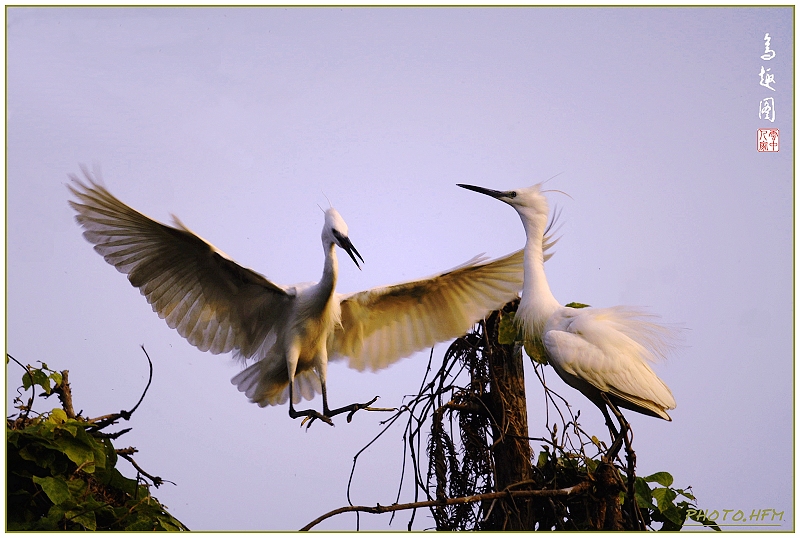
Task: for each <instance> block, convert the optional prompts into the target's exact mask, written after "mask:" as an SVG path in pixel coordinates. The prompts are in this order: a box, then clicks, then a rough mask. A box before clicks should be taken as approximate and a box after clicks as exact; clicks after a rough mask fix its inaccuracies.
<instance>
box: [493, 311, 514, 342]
mask: <svg viewBox="0 0 800 538" xmlns="http://www.w3.org/2000/svg"><path fill="white" fill-rule="evenodd" d="M514 314H515V312H509V313H507V314H505V315H504V316H503V317H502V319H501V320H500V324H499V325H498V327H497V342H498V343H499V344H502V345H508V344H513V343H514V342H515V341H516V340H517V327H516V326H515V325H514Z"/></svg>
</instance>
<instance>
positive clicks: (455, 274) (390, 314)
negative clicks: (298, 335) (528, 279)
mask: <svg viewBox="0 0 800 538" xmlns="http://www.w3.org/2000/svg"><path fill="white" fill-rule="evenodd" d="M522 260H523V251H521V250H520V251H517V252H514V253H513V254H510V255H508V256H505V257H503V258H499V259H497V260H494V261H491V262H485V261H484V259H483V258H481V257H476V258H473V259H472V260H470V261H468V262H467V263H465V264H463V265H460V266H459V267H456V268H455V269H452V270H450V271H447V272H445V273H442V274H440V275H437V276H434V277H431V278H426V279H423V280H417V281H414V282H406V283H403V284H396V285H394V286H383V287H378V288H372V289H370V290H366V291H362V292H359V293H354V294H352V295H347V296H344V297H342V299H341V309H342V318H341V319H342V326H341V328H340V329H337V331H336V332H335V334H334V342H333V349H332V351H333V353H332V354H331V355H332V356H336V355H338V356H346V357H348V358H349V359H350V362H349V366H350V367H351V368H355V369H357V370H364V369H365V368H369V369H370V370H379V369H381V368H385V367H387V366H389V365H390V364H392V363H393V362H395V361H397V360H399V359H402V358H403V357H407V356H408V355H410V354H412V353H414V352H415V351H419V350H421V349H424V348H426V347H430V346H432V345H433V344H435V343H436V342H441V341H444V340H449V339H451V338H455V337H457V336H461V335H462V334H464V333H466V332H467V330H469V328H470V327H471V326H472V325H473V324H474V323H475V322H477V321H478V320H480V319H481V318H483V317H484V316H486V314H488V313H489V312H491V311H492V310H496V309H498V308H500V307H502V306H503V305H504V304H506V303H507V302H509V301H511V300H513V299H515V298H516V297H517V296H518V295H519V292H520V291H521V290H522V281H523V265H522Z"/></svg>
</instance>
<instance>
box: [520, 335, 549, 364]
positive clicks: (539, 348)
mask: <svg viewBox="0 0 800 538" xmlns="http://www.w3.org/2000/svg"><path fill="white" fill-rule="evenodd" d="M525 353H527V354H528V357H530V358H531V359H533V360H534V361H536V362H537V363H539V364H547V354H546V352H545V350H544V346H543V345H542V343H541V342H534V341H533V340H525Z"/></svg>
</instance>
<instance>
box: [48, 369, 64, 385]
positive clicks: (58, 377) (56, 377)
mask: <svg viewBox="0 0 800 538" xmlns="http://www.w3.org/2000/svg"><path fill="white" fill-rule="evenodd" d="M50 379H52V380H53V383H55V384H56V385H60V384H61V380H62V377H61V372H53V373H52V374H50Z"/></svg>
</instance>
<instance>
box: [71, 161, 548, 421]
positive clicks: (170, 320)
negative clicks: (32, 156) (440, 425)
mask: <svg viewBox="0 0 800 538" xmlns="http://www.w3.org/2000/svg"><path fill="white" fill-rule="evenodd" d="M83 172H84V174H85V175H86V179H87V180H88V183H83V182H81V180H79V179H78V178H77V177H76V176H75V175H71V176H70V177H71V178H72V180H73V182H74V183H73V185H69V186H68V187H69V189H70V190H71V192H72V193H73V194H74V195H75V197H76V199H77V201H72V200H71V201H70V205H71V206H72V207H73V208H74V209H75V210H76V211H77V213H78V214H77V215H76V219H77V221H78V223H79V224H80V225H81V226H83V227H84V228H85V231H84V234H83V235H84V237H85V238H86V239H87V240H88V241H89V242H91V243H93V244H94V245H95V247H94V248H95V250H96V251H97V252H98V253H100V254H101V255H102V256H103V257H104V258H105V260H106V261H107V262H108V263H110V264H111V265H113V266H115V267H116V268H117V269H118V270H119V271H120V272H122V273H125V274H127V275H128V279H129V280H130V282H131V284H132V285H133V286H135V287H137V288H139V290H140V291H141V293H142V295H144V296H145V297H146V298H147V301H148V302H149V303H150V304H151V305H152V308H153V311H154V312H156V313H158V315H159V317H161V318H162V319H165V320H166V322H167V324H168V325H169V326H170V327H171V328H173V329H176V330H177V331H178V333H179V334H180V335H181V336H183V337H184V338H186V339H187V340H188V341H189V343H190V344H192V345H194V346H196V347H197V348H199V349H200V350H202V351H210V352H211V353H214V354H218V353H226V352H229V351H234V353H235V356H236V357H237V358H239V359H244V360H246V359H251V358H252V359H254V360H255V361H256V362H254V363H253V364H252V365H250V366H249V367H247V368H246V369H244V370H243V371H242V372H240V373H239V374H237V375H236V376H235V377H234V378H233V379H232V383H233V384H235V385H236V386H237V387H238V389H239V390H240V391H241V392H244V393H245V394H246V395H247V397H248V398H249V399H250V400H251V401H252V402H254V403H257V404H258V405H260V406H262V407H264V406H267V405H278V404H283V403H285V402H286V401H287V399H288V400H289V415H290V416H291V417H292V418H297V417H301V416H305V417H310V418H312V419H314V418H319V419H321V420H323V421H325V422H327V423H329V424H332V422H331V420H330V417H332V416H335V415H337V414H339V413H342V412H346V411H351V412H354V411H355V410H357V409H363V408H365V407H367V406H368V405H370V404H371V403H372V402H368V403H367V404H352V405H349V406H345V407H342V408H339V409H334V410H331V409H329V407H328V398H327V389H326V383H325V381H326V371H327V364H328V359H329V358H330V359H331V360H335V359H341V358H345V357H346V358H347V359H348V360H349V362H348V365H349V366H350V367H351V368H355V369H357V370H364V369H366V368H368V369H371V370H378V369H381V368H385V367H387V366H389V365H390V364H392V363H393V362H395V361H397V360H399V359H401V358H403V357H407V356H409V355H411V354H412V353H414V352H415V351H418V350H421V349H424V348H426V347H430V346H432V345H433V344H434V343H436V342H441V341H444V340H448V339H451V338H455V337H457V336H460V335H461V334H464V333H465V332H466V331H467V330H468V329H469V328H470V327H471V326H472V325H473V324H474V323H475V322H476V321H477V320H479V319H481V318H482V317H484V316H485V315H486V314H487V313H488V312H490V311H492V310H495V309H497V308H500V307H501V306H502V305H503V304H505V303H506V302H508V301H510V300H512V299H514V298H516V297H517V296H518V295H519V291H520V290H521V289H522V280H523V278H522V277H523V269H522V259H523V254H522V251H518V252H515V253H513V254H510V255H508V256H505V257H503V258H499V259H497V260H494V261H491V262H487V261H485V259H484V258H481V257H475V258H473V259H472V260H470V261H468V262H466V263H465V264H463V265H460V266H458V267H456V268H454V269H452V270H450V271H447V272H444V273H441V274H439V275H436V276H433V277H431V278H427V279H422V280H417V281H413V282H407V283H403V284H397V285H392V286H383V287H376V288H373V289H370V290H366V291H362V292H359V293H353V294H348V295H343V294H339V293H336V292H335V288H336V276H337V270H338V265H337V260H336V250H335V247H336V246H337V245H338V246H339V247H340V248H342V249H343V250H344V251H345V252H347V253H348V254H349V255H350V257H351V258H352V260H353V262H355V264H356V266H359V265H358V260H357V259H356V257H358V259H360V260H361V261H362V262H363V259H362V258H361V255H360V254H359V253H358V251H357V250H356V249H355V247H354V246H353V245H352V243H351V242H350V239H349V238H348V235H347V225H346V224H345V222H344V220H343V219H342V217H341V216H340V215H339V213H338V212H337V211H336V210H335V209H333V208H330V209H328V210H327V211H325V225H324V226H323V228H322V246H323V248H324V250H325V265H324V268H323V271H322V279H321V280H320V281H319V282H318V283H316V284H313V285H310V284H307V285H297V286H281V285H278V284H275V283H273V282H270V281H269V280H267V279H266V278H265V277H264V276H262V275H260V274H259V273H256V272H255V271H252V270H250V269H247V268H244V267H242V266H240V265H238V264H237V263H235V262H234V261H233V260H232V259H231V258H230V257H228V256H227V255H225V254H224V253H223V252H221V251H220V250H218V249H217V248H215V247H214V246H212V245H211V244H210V243H208V242H206V241H204V240H203V239H201V238H200V237H199V236H198V235H196V234H194V233H193V232H191V231H190V230H189V229H188V228H186V226H184V225H183V224H182V223H181V222H180V221H179V220H178V219H177V218H176V217H174V216H173V218H174V219H175V227H171V226H167V225H164V224H161V223H158V222H156V221H154V220H152V219H150V218H148V217H146V216H144V215H143V214H141V213H139V212H137V211H135V210H134V209H132V208H130V207H128V206H127V205H125V204H124V203H122V202H121V201H119V200H118V199H117V198H115V197H114V196H112V195H111V194H110V193H109V192H108V190H106V189H105V188H104V187H103V186H102V185H101V184H99V183H98V182H97V181H96V180H95V179H94V178H93V176H92V175H91V174H90V173H89V172H88V170H86V169H85V168H84V169H83ZM544 241H547V239H545V240H544ZM552 243H554V241H553V242H550V243H546V244H545V245H544V247H542V246H540V249H539V250H540V251H541V250H543V249H545V250H546V249H547V248H548V247H549V246H550V245H551V244H552ZM359 268H360V266H359ZM320 392H321V393H322V413H321V414H320V413H319V412H317V411H315V410H305V411H296V410H295V408H294V404H297V403H299V402H300V400H301V398H305V399H308V400H311V399H312V398H313V397H314V395H315V394H316V393H320ZM372 401H373V402H374V399H373V400H372Z"/></svg>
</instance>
